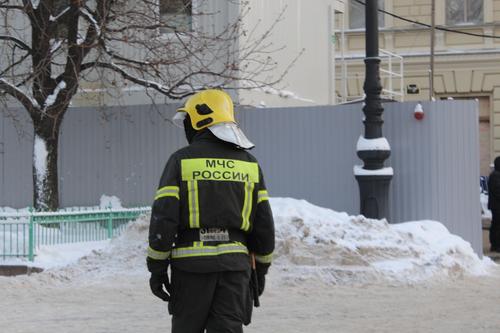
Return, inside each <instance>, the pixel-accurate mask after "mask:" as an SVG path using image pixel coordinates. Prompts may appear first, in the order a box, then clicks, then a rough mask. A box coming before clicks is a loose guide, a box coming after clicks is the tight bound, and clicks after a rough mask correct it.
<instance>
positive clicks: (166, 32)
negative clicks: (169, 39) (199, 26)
mask: <svg viewBox="0 0 500 333" xmlns="http://www.w3.org/2000/svg"><path fill="white" fill-rule="evenodd" d="M161 1H162V0H158V17H159V20H160V22H161V11H160V7H161ZM189 1H191V27H190V29H189V30H182V31H174V30H170V29H168V28H159V29H158V30H159V34H160V35H169V34H183V33H193V32H194V31H196V25H195V19H194V15H193V12H194V8H195V6H196V5H198V3H197V0H189ZM167 29H168V30H167Z"/></svg>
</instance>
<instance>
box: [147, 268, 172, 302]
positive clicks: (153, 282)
mask: <svg viewBox="0 0 500 333" xmlns="http://www.w3.org/2000/svg"><path fill="white" fill-rule="evenodd" d="M149 287H150V288H151V291H152V292H153V294H154V295H155V296H156V297H158V298H160V299H162V300H163V301H165V302H168V301H170V281H169V280H168V275H167V274H164V275H158V274H154V273H153V274H151V277H150V278H149Z"/></svg>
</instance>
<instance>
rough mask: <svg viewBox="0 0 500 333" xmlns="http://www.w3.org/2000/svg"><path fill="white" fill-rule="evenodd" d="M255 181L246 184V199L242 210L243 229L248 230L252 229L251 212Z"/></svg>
mask: <svg viewBox="0 0 500 333" xmlns="http://www.w3.org/2000/svg"><path fill="white" fill-rule="evenodd" d="M254 185H255V184H254V183H246V184H245V201H244V202H243V209H242V211H241V217H242V222H241V230H245V231H248V229H250V213H251V212H252V201H253V195H252V194H253V188H254Z"/></svg>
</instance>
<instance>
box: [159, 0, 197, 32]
mask: <svg viewBox="0 0 500 333" xmlns="http://www.w3.org/2000/svg"><path fill="white" fill-rule="evenodd" d="M192 10H193V4H192V0H160V22H161V23H162V24H165V25H166V27H162V28H161V29H160V31H161V32H162V33H169V32H187V31H191V30H192V27H193V12H192Z"/></svg>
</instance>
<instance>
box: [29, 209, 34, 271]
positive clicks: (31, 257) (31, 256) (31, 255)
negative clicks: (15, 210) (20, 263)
mask: <svg viewBox="0 0 500 333" xmlns="http://www.w3.org/2000/svg"><path fill="white" fill-rule="evenodd" d="M29 217H30V225H29V230H28V260H29V261H31V262H32V261H34V259H35V230H34V224H35V223H34V221H33V209H32V208H31V207H30V209H29Z"/></svg>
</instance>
